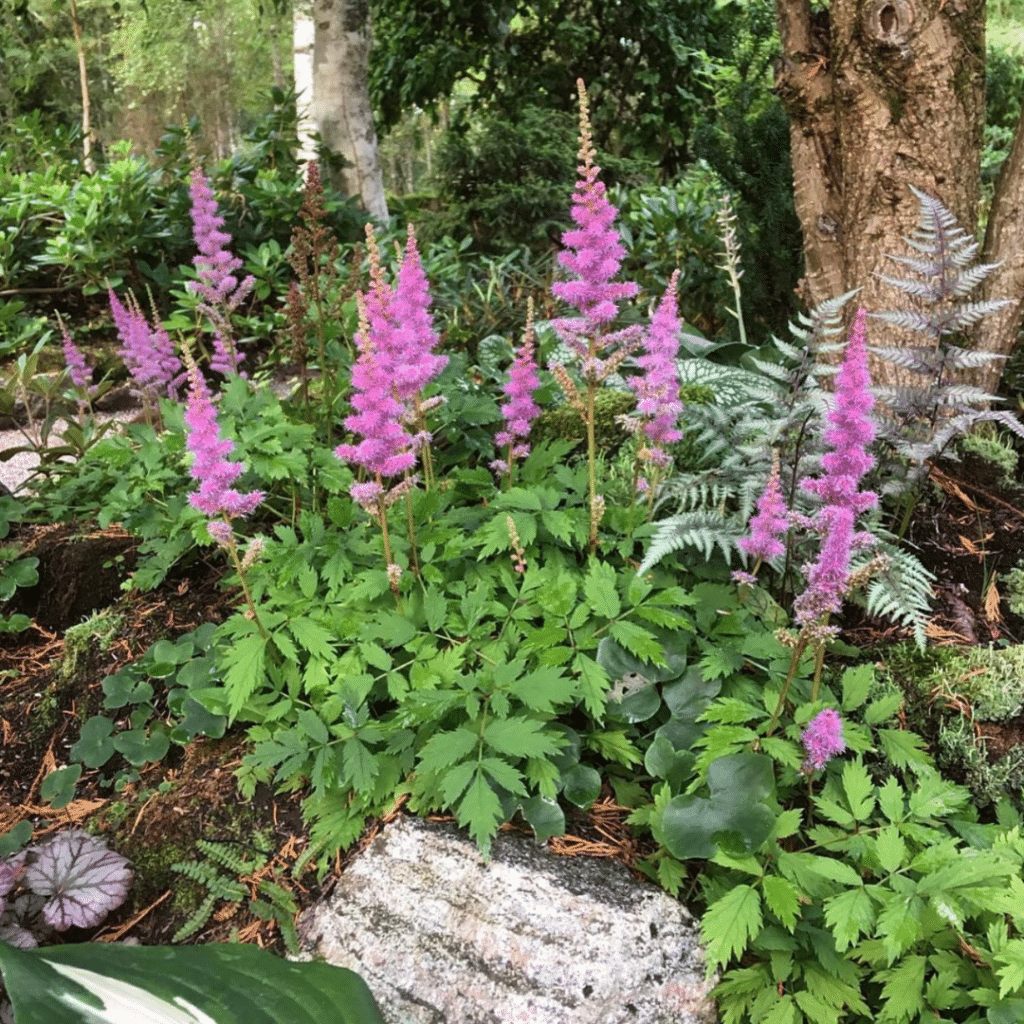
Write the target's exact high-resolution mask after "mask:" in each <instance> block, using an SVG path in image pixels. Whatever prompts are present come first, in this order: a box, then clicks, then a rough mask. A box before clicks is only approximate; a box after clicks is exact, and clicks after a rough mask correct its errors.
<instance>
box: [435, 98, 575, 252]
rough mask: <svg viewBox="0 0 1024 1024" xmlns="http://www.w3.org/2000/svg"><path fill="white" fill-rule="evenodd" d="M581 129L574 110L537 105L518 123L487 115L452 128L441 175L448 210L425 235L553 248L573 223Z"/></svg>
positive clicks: (440, 157)
mask: <svg viewBox="0 0 1024 1024" xmlns="http://www.w3.org/2000/svg"><path fill="white" fill-rule="evenodd" d="M576 133H577V129H576V119H575V118H574V117H573V116H572V114H570V113H568V112H561V111H553V110H544V109H541V108H538V107H532V106H529V107H525V108H523V109H522V110H520V111H518V112H517V116H516V117H515V119H514V120H512V121H510V120H509V119H508V118H507V117H506V116H505V115H504V114H498V115H493V116H487V115H484V116H482V117H480V118H477V119H475V120H474V121H472V122H470V123H468V124H460V125H457V126H454V127H452V128H451V129H449V131H448V132H447V133H446V134H445V135H444V136H443V138H442V141H441V144H440V146H439V147H438V152H437V167H436V172H435V173H436V174H437V180H438V197H439V199H440V201H441V203H442V204H443V205H442V213H441V214H440V215H438V216H437V217H433V218H432V217H427V218H426V221H425V225H424V226H425V230H426V233H425V237H428V238H429V237H431V235H433V236H435V237H436V236H438V235H442V236H443V235H446V234H447V235H462V234H464V233H470V234H471V235H472V236H473V239H474V241H475V243H476V245H477V247H479V248H482V249H483V250H484V251H495V250H497V251H499V252H507V251H508V250H509V249H511V248H513V247H515V246H519V245H528V246H531V247H533V248H535V249H538V250H541V251H542V250H544V249H546V248H548V247H549V246H550V244H551V241H552V239H557V238H558V237H559V236H560V235H561V232H562V231H563V230H564V229H565V227H566V209H565V183H566V181H569V180H571V178H572V173H573V167H574V163H573V158H572V154H573V148H574V140H575V137H576Z"/></svg>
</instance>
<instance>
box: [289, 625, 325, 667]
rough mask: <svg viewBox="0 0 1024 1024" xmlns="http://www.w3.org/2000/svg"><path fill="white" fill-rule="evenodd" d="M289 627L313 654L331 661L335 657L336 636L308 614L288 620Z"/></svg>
mask: <svg viewBox="0 0 1024 1024" xmlns="http://www.w3.org/2000/svg"><path fill="white" fill-rule="evenodd" d="M288 629H289V630H290V632H291V634H292V636H293V637H295V639H296V640H298V642H299V643H300V644H301V645H302V646H303V647H304V648H305V649H306V650H307V651H309V652H310V653H311V654H315V655H316V656H317V657H318V658H322V659H323V660H324V661H327V662H330V661H332V660H333V659H334V646H333V641H334V639H335V638H334V636H332V635H331V633H330V632H329V631H328V630H326V629H324V627H323V626H321V625H320V624H319V623H318V622H314V621H313V620H312V619H311V618H309V617H308V616H304V615H300V616H299V617H298V618H294V619H289V620H288Z"/></svg>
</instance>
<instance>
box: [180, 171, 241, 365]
mask: <svg viewBox="0 0 1024 1024" xmlns="http://www.w3.org/2000/svg"><path fill="white" fill-rule="evenodd" d="M189 195H190V196H191V197H192V211H191V212H192V234H193V237H194V238H195V242H196V246H197V247H198V249H199V255H198V256H196V257H195V258H194V259H193V260H192V262H193V264H194V265H195V268H196V271H197V273H198V275H199V280H198V281H189V282H188V283H187V284H186V288H188V290H189V291H191V292H194V293H195V294H196V295H198V296H199V297H200V298H201V299H202V300H203V301H202V302H201V303H200V306H199V308H200V309H201V310H202V311H203V312H204V313H205V314H206V315H207V316H208V317H209V318H210V322H211V323H212V324H213V347H214V355H213V358H212V359H211V360H210V368H211V369H213V370H216V371H217V372H218V373H224V374H228V373H237V372H238V364H239V363H240V362H241V361H242V358H243V357H242V356H241V354H240V353H238V352H237V351H236V350H235V346H234V342H233V340H232V335H231V314H232V313H233V312H234V311H235V310H236V309H237V308H238V307H239V306H240V305H241V303H242V302H243V301H244V300H245V298H246V296H248V294H249V293H250V292H251V291H252V289H253V286H254V285H255V284H256V279H255V278H254V277H252V276H251V275H250V276H249V277H247V278H245V280H244V281H241V282H239V280H238V277H237V276H236V275H237V272H238V271H239V270H240V269H241V268H242V265H243V264H242V261H241V260H240V259H238V258H237V257H235V256H232V255H231V252H230V251H229V249H228V246H229V245H230V244H231V236H230V235H229V234H228V233H227V232H226V231H224V230H223V228H224V218H223V217H221V216H220V214H219V213H218V212H217V201H216V199H214V196H213V191H212V190H211V188H210V183H209V181H207V179H206V176H205V175H204V174H203V172H202V171H200V170H199V169H198V168H196V169H195V170H193V171H192V178H191V184H190V186H189Z"/></svg>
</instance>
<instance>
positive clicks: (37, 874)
mask: <svg viewBox="0 0 1024 1024" xmlns="http://www.w3.org/2000/svg"><path fill="white" fill-rule="evenodd" d="M22 881H23V883H24V885H25V886H26V887H27V888H29V889H31V890H32V891H33V892H35V893H37V894H38V895H40V896H46V897H49V899H48V900H47V902H46V905H45V906H44V907H43V919H44V920H45V921H46V923H47V924H48V925H50V927H52V928H56V929H57V930H58V931H66V930H67V929H68V928H91V927H93V926H94V925H97V924H99V922H100V921H102V920H103V918H105V917H106V916H107V914H109V913H110V911H111V910H114V909H115V908H116V907H119V906H120V905H121V904H122V903H123V902H124V900H125V897H126V896H127V895H128V889H129V887H130V885H131V882H132V872H131V869H130V868H129V867H128V861H127V860H125V858H124V857H122V856H121V855H120V854H119V853H115V852H114V851H113V850H109V849H107V847H106V846H105V845H104V844H103V842H101V841H100V840H99V839H97V838H96V837H95V836H91V835H89V834H88V833H87V832H82V831H79V830H77V829H75V830H72V831H69V832H61V833H60V834H59V835H57V836H54V838H53V839H51V840H50V842H48V843H47V844H46V845H45V846H42V847H40V848H39V849H38V850H36V851H35V856H34V858H33V859H32V860H31V861H30V863H28V864H27V866H26V867H25V873H24V876H23V879H22Z"/></svg>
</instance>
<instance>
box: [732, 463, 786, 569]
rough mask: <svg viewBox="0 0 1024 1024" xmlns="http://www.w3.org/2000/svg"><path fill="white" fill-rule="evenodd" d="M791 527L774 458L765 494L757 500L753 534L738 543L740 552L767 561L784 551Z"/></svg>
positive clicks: (751, 532)
mask: <svg viewBox="0 0 1024 1024" xmlns="http://www.w3.org/2000/svg"><path fill="white" fill-rule="evenodd" d="M788 529H789V510H788V509H787V508H786V502H785V499H784V498H783V497H782V491H781V489H780V488H779V460H778V459H777V458H776V459H773V460H772V471H771V474H770V475H769V477H768V483H767V484H766V485H765V489H764V493H763V494H762V495H761V497H760V498H759V499H758V501H757V515H755V516H754V517H753V519H751V520H750V536H749V537H744V538H743V539H742V540H741V541H739V542H738V544H739V548H740V550H741V551H744V552H746V553H747V554H748V555H750V556H751V557H752V558H757V559H761V560H763V561H765V562H768V561H771V560H772V559H773V558H778V556H779V555H782V554H785V551H786V545H785V544H784V543H783V542H782V541H781V540H780V538H781V537H783V536H785V534H786V531H787V530H788Z"/></svg>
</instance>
